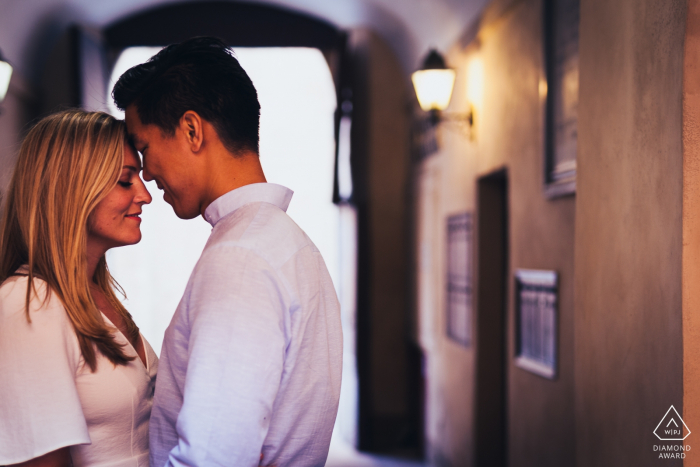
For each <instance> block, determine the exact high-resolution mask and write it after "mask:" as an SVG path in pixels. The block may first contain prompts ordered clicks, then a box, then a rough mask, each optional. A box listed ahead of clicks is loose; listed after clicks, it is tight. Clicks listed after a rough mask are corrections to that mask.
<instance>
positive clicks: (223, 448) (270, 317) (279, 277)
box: [150, 184, 342, 467]
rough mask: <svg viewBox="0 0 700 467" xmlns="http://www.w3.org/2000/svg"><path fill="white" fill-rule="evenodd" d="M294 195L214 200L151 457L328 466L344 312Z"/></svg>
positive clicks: (155, 416)
mask: <svg viewBox="0 0 700 467" xmlns="http://www.w3.org/2000/svg"><path fill="white" fill-rule="evenodd" d="M290 198H291V191H289V190H287V189H286V188H284V187H280V186H278V185H272V184H254V185H247V186H244V187H241V188H239V189H237V190H234V191H232V192H229V193H227V194H226V195H224V196H222V197H221V198H219V199H217V200H216V201H214V202H213V203H212V204H211V205H210V206H209V208H207V211H206V215H205V217H206V218H207V221H209V222H210V223H211V224H212V225H213V226H214V229H213V231H212V235H211V237H210V239H209V241H208V242H207V245H206V247H205V249H204V251H203V253H202V257H201V258H200V260H199V262H198V263H197V266H196V267H195V269H194V271H193V273H192V276H191V278H190V281H189V283H188V286H187V289H186V291H185V294H184V296H183V299H182V301H181V302H180V305H179V306H178V309H177V311H176V312H175V315H174V317H173V320H172V322H171V324H170V326H169V327H168V330H167V331H166V337H165V342H164V345H163V352H162V356H161V363H160V371H159V376H158V381H157V385H156V396H155V401H154V406H153V413H152V417H151V428H150V433H151V465H153V466H160V465H165V464H166V462H167V461H168V459H169V460H170V461H171V462H172V463H173V464H174V465H177V464H186V465H235V466H246V465H258V462H259V456H260V453H263V454H264V460H263V465H268V464H269V465H271V464H275V465H277V466H279V467H282V466H286V465H303V466H307V465H309V466H311V465H323V464H324V463H325V460H326V456H327V453H328V445H329V443H330V436H331V431H332V428H333V424H334V421H335V414H336V412H337V407H338V398H339V394H340V377H341V366H342V332H341V325H340V309H339V304H338V300H337V297H336V295H335V290H334V288H333V284H332V282H331V279H330V275H329V274H328V271H327V269H326V266H325V263H324V262H323V259H322V257H321V255H320V253H319V251H318V249H317V248H316V247H315V246H314V244H313V243H312V242H311V240H310V239H309V238H308V237H307V236H306V235H305V234H304V232H303V231H302V230H301V229H300V228H299V227H298V226H297V225H296V224H295V223H294V222H293V221H292V220H291V219H290V218H289V216H287V214H286V213H285V212H284V211H285V210H286V207H287V205H288V204H289V200H290ZM183 395H184V397H183ZM176 427H177V428H176ZM169 456H170V457H169Z"/></svg>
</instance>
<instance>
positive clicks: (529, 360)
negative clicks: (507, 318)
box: [515, 269, 558, 379]
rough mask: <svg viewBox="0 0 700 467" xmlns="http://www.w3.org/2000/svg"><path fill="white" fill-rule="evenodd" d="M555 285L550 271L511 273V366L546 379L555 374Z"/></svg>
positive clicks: (556, 293) (524, 270) (523, 270)
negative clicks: (513, 337)
mask: <svg viewBox="0 0 700 467" xmlns="http://www.w3.org/2000/svg"><path fill="white" fill-rule="evenodd" d="M557 283H558V277H557V273H556V272H554V271H539V270H532V269H518V270H517V271H516V273H515V299H516V303H515V313H516V332H517V335H516V349H517V350H516V359H515V364H516V365H517V366H519V367H520V368H523V369H525V370H527V371H530V372H532V373H535V374H538V375H540V376H544V377H545V378H549V379H554V378H555V377H556V372H557V303H558V292H557Z"/></svg>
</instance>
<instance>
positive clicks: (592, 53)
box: [574, 0, 692, 467]
mask: <svg viewBox="0 0 700 467" xmlns="http://www.w3.org/2000/svg"><path fill="white" fill-rule="evenodd" d="M685 19H686V2H685V1H684V0H618V1H615V2H610V1H608V0H584V1H582V2H581V27H580V31H581V36H580V70H581V73H580V95H579V96H580V97H579V145H578V150H579V152H578V174H577V185H578V189H577V194H576V253H575V264H576V266H575V275H576V297H575V309H576V314H575V322H574V328H575V342H576V348H575V354H576V360H575V362H576V364H575V381H576V402H575V407H576V409H575V410H576V412H575V413H576V417H575V419H576V457H577V459H576V461H577V462H576V465H578V466H596V467H598V466H601V467H602V466H620V465H635V466H643V465H657V463H658V462H659V459H658V454H655V453H654V452H653V450H652V449H653V445H654V444H658V443H659V440H658V439H657V438H656V437H655V436H654V435H653V433H652V432H653V430H654V428H655V427H656V425H657V424H658V423H659V421H660V419H661V417H662V416H663V415H664V414H665V412H666V411H667V410H668V409H669V406H670V405H672V404H673V405H674V406H675V407H676V409H678V410H679V411H680V410H681V406H682V405H683V386H682V381H683V360H682V358H683V336H682V321H681V279H682V277H681V255H682V209H681V208H682V200H683V152H682V151H683V148H682V138H681V134H682V99H681V98H682V85H683V82H682V81H683V80H682V71H683V44H684V34H685ZM691 430H692V428H691ZM665 462H667V463H668V464H667V465H680V463H681V461H680V460H678V461H671V460H666V461H665Z"/></svg>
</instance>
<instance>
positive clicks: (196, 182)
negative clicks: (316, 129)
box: [0, 38, 342, 467]
mask: <svg viewBox="0 0 700 467" xmlns="http://www.w3.org/2000/svg"><path fill="white" fill-rule="evenodd" d="M113 96H114V99H115V102H116V104H117V105H118V106H119V107H120V108H122V109H124V110H125V111H126V123H124V122H121V121H118V120H115V119H114V118H112V117H110V116H109V115H106V114H103V113H99V112H93V113H88V112H83V111H79V110H72V111H65V112H61V113H58V114H55V115H52V116H49V117H47V118H45V119H43V120H41V121H40V122H39V123H38V124H37V125H36V126H34V128H32V129H31V130H30V131H29V133H28V134H27V136H26V138H25V140H24V142H23V144H22V147H21V149H20V154H19V156H18V161H17V165H16V167H15V172H14V175H13V178H12V181H11V184H10V187H9V190H8V192H7V195H6V199H5V200H4V212H3V221H2V226H1V229H0V235H1V236H0V282H2V284H1V285H0V465H10V464H18V465H23V466H70V465H74V466H110V467H122V466H124V467H125V466H134V467H137V466H147V465H149V444H150V465H151V466H154V467H156V466H157V467H162V466H257V465H275V466H278V467H283V466H322V465H323V464H324V463H325V460H326V456H327V453H328V446H329V443H330V436H331V431H332V428H333V424H334V421H335V416H336V412H337V407H338V398H339V393H340V375H341V358H342V357H341V346H342V334H341V329H340V313H339V305H338V301H337V298H336V295H335V291H334V288H333V284H332V283H331V279H330V276H329V274H328V271H327V269H326V266H325V264H324V262H323V259H322V258H321V255H320V253H319V251H318V249H316V247H315V246H314V244H313V243H312V242H311V241H310V240H309V238H308V237H307V236H306V235H305V234H304V232H303V231H302V230H301V229H300V228H299V227H298V226H297V225H296V224H294V222H293V221H292V220H291V219H290V218H289V217H288V216H287V215H286V214H285V210H286V208H287V206H288V204H289V202H290V199H291V196H292V192H291V191H290V190H288V189H286V188H284V187H282V186H279V185H273V184H268V183H265V176H264V174H263V171H262V168H261V166H260V162H259V158H258V127H259V113H260V106H259V104H258V99H257V93H256V91H255V88H254V87H253V84H252V82H251V81H250V79H249V78H248V76H247V74H246V73H245V71H244V70H243V69H242V68H241V67H240V65H239V63H238V61H237V60H236V59H235V58H234V57H233V56H232V55H231V53H230V51H229V50H228V48H227V47H226V45H225V44H224V43H222V42H221V41H219V40H217V39H213V38H195V39H190V40H188V41H185V42H183V43H180V44H175V45H171V46H169V47H167V48H165V49H163V50H162V51H161V52H159V53H158V54H157V55H155V56H154V57H152V58H151V60H150V61H148V62H147V63H145V64H142V65H138V66H136V67H134V68H132V69H130V70H129V71H127V72H126V73H125V74H124V75H123V76H122V77H121V78H120V79H119V81H118V82H117V84H116V85H115V88H114V91H113ZM137 152H138V153H141V154H142V156H143V177H144V179H145V180H155V181H156V183H157V185H158V188H159V189H162V190H164V198H165V200H166V201H167V202H168V203H169V204H170V205H171V206H172V207H173V209H174V211H175V213H176V214H177V216H178V217H180V218H182V219H192V218H195V217H197V216H199V215H202V217H204V219H205V220H206V221H207V222H209V223H210V224H211V225H212V227H213V229H212V233H211V237H210V238H209V241H208V242H207V245H206V246H205V248H204V251H203V252H202V255H201V257H200V259H199V261H198V263H197V265H196V266H195V268H194V270H193V272H192V275H191V277H190V280H189V282H188V284H187V287H186V289H185V291H184V296H183V298H182V300H181V301H180V304H179V306H178V307H177V310H176V311H175V314H174V316H173V318H172V321H171V323H170V326H169V327H168V329H167V331H166V333H165V340H164V343H163V350H162V354H161V358H160V362H159V361H158V358H157V357H156V355H155V354H154V352H153V350H152V349H151V347H150V346H149V344H148V342H146V340H145V339H144V338H143V337H142V336H141V335H140V333H139V329H138V327H137V326H136V324H135V323H134V322H133V320H132V318H131V316H130V315H129V313H128V311H127V310H126V309H125V308H124V307H123V306H122V305H121V303H120V302H119V301H118V299H117V296H116V293H115V288H116V287H117V285H116V283H115V282H114V280H113V279H112V277H111V276H110V274H109V271H108V269H107V264H106V261H105V252H106V251H107V250H109V249H110V248H114V247H118V246H123V245H131V244H134V243H137V242H138V241H139V240H140V239H141V231H140V222H141V219H140V217H139V216H140V214H141V210H142V207H143V205H145V204H148V203H149V202H150V201H151V196H150V194H149V193H148V191H147V190H146V187H145V186H144V184H143V181H142V180H141V178H140V175H139V174H140V172H141V161H140V159H139V157H138V155H137ZM163 234H164V235H167V233H166V232H163ZM156 372H158V379H157V383H156ZM154 391H155V396H154ZM149 420H150V424H149ZM149 434H150V442H149Z"/></svg>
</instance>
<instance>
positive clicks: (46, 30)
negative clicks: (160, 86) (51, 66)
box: [0, 0, 488, 82]
mask: <svg viewBox="0 0 700 467" xmlns="http://www.w3.org/2000/svg"><path fill="white" fill-rule="evenodd" d="M195 1H196V0H195ZM174 2H175V1H174V0H118V1H115V0H31V1H27V0H0V50H2V52H3V54H4V55H5V57H6V58H7V59H8V60H9V61H10V62H11V63H12V64H13V65H14V66H15V68H16V69H17V71H18V72H19V74H20V75H22V76H23V77H25V78H26V79H28V80H29V81H30V82H31V81H36V80H37V79H38V73H39V72H40V71H39V70H40V69H41V65H42V64H43V61H44V59H45V57H46V55H47V53H48V51H47V49H48V48H49V47H50V45H51V43H52V42H53V41H54V40H55V39H56V38H57V37H58V35H59V34H60V33H61V32H62V31H63V29H64V28H65V27H66V26H67V25H69V24H71V23H78V24H81V25H84V26H88V27H96V28H101V27H103V26H105V25H108V24H110V23H112V22H113V21H115V20H118V19H120V18H123V17H125V16H128V15H130V14H134V13H136V12H138V11H141V10H144V9H147V8H152V7H155V6H160V5H164V4H167V3H174ZM252 2H253V3H264V4H268V5H277V6H280V7H283V8H289V9H293V10H296V11H299V12H303V13H307V14H310V15H313V16H316V17H318V18H320V19H324V20H326V21H328V22H330V23H332V24H334V25H336V26H337V27H339V28H342V29H349V28H357V27H367V28H371V29H373V30H375V31H376V32H377V33H378V34H380V35H381V36H383V37H384V38H385V39H386V40H387V42H388V43H389V44H390V45H391V46H392V47H393V49H394V51H395V52H396V54H397V56H398V57H399V59H400V60H401V62H402V64H403V66H404V68H405V69H406V70H407V71H411V70H413V69H415V68H417V67H418V65H419V63H420V60H421V57H422V56H423V55H424V54H425V53H426V52H427V50H428V49H429V48H431V47H437V48H438V49H440V50H445V49H447V48H448V47H449V46H450V45H451V44H453V43H454V41H456V40H457V39H458V38H459V36H460V35H461V34H462V32H463V31H464V30H465V29H466V28H467V27H468V26H469V25H470V24H471V23H472V21H474V20H475V19H476V17H477V16H478V14H479V13H480V11H481V10H482V8H483V6H484V5H485V4H486V3H487V2H488V0H252Z"/></svg>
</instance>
